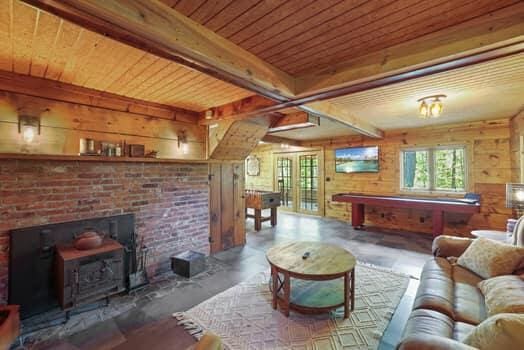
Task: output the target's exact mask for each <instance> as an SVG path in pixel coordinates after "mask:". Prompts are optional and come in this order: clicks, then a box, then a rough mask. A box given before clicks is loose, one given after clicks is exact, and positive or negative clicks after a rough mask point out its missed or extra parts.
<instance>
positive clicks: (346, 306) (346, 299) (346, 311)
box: [344, 272, 351, 318]
mask: <svg viewBox="0 0 524 350" xmlns="http://www.w3.org/2000/svg"><path fill="white" fill-rule="evenodd" d="M349 283H350V281H349V272H346V274H345V275H344V318H348V317H349V293H351V291H350V290H351V289H350V286H349Z"/></svg>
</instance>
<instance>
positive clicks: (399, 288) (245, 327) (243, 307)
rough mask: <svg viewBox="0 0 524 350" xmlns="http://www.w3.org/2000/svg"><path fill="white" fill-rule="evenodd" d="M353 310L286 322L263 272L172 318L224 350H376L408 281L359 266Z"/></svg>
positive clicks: (297, 317)
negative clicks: (214, 336)
mask: <svg viewBox="0 0 524 350" xmlns="http://www.w3.org/2000/svg"><path fill="white" fill-rule="evenodd" d="M355 272H356V284H355V287H356V290H355V310H354V311H352V312H351V316H350V318H349V319H346V320H344V319H343V310H341V309H339V310H336V311H334V312H331V313H326V314H321V315H301V314H298V313H295V312H291V315H290V316H289V318H288V317H285V316H284V315H283V314H282V313H281V312H280V309H279V310H273V308H272V307H271V293H270V291H269V289H268V280H269V272H261V273H259V274H257V275H255V276H254V277H252V278H251V279H249V280H248V281H246V282H242V283H240V284H238V285H236V286H234V287H232V288H230V289H228V290H226V291H224V292H222V293H220V294H218V295H216V296H214V297H212V298H211V299H208V300H206V301H204V302H203V303H201V304H199V305H197V306H195V307H194V308H192V309H190V310H188V311H186V312H184V313H176V314H174V315H173V316H174V317H176V318H177V319H178V320H179V321H180V323H181V324H183V325H185V326H186V328H187V329H188V330H189V331H190V332H191V333H193V334H194V335H195V336H196V337H197V338H198V337H199V336H201V334H203V333H204V332H205V331H211V332H213V333H215V334H217V335H219V336H220V337H221V338H222V341H223V343H224V346H225V348H226V349H230V350H237V349H239V350H240V349H250V350H251V349H322V350H330V349H376V348H377V347H378V345H379V342H380V338H381V337H382V334H383V333H384V330H385V329H386V327H387V325H388V323H389V320H390V319H391V317H392V316H393V312H394V311H395V308H396V307H397V305H398V304H399V302H400V299H401V298H402V295H403V294H404V292H405V291H406V288H407V286H408V283H409V277H408V276H406V275H402V274H398V273H395V272H391V271H387V270H382V269H379V268H375V267H370V266H365V265H362V264H358V265H357V266H356V270H355Z"/></svg>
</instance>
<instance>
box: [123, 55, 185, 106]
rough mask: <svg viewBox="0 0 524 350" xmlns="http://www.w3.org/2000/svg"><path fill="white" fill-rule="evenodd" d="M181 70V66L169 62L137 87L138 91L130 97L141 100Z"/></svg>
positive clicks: (133, 92) (135, 90)
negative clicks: (156, 86)
mask: <svg viewBox="0 0 524 350" xmlns="http://www.w3.org/2000/svg"><path fill="white" fill-rule="evenodd" d="M180 69H181V66H180V65H179V64H176V63H174V62H168V64H167V65H166V66H164V67H163V68H161V69H160V70H158V71H157V72H156V73H154V74H153V75H151V76H150V77H149V78H148V79H147V80H145V81H144V82H143V83H142V84H140V86H137V88H136V89H134V90H133V91H131V92H130V93H129V96H130V97H134V98H141V99H142V96H144V95H145V94H146V93H147V92H148V91H149V90H150V89H151V88H153V87H154V86H155V85H156V84H160V83H162V82H163V81H164V80H165V79H167V78H169V77H170V76H171V75H174V74H176V72H177V71H178V70H180Z"/></svg>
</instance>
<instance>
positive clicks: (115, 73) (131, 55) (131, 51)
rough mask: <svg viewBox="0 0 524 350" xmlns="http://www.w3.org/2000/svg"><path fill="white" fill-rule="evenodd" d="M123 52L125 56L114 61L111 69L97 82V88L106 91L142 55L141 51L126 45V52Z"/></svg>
mask: <svg viewBox="0 0 524 350" xmlns="http://www.w3.org/2000/svg"><path fill="white" fill-rule="evenodd" d="M123 46H125V45H123ZM124 52H125V51H124ZM124 54H125V55H126V56H125V57H122V58H121V59H120V60H119V61H115V63H114V65H113V67H112V69H111V71H110V72H109V73H108V74H107V75H106V76H105V77H103V79H102V80H101V81H99V82H98V85H97V88H98V90H102V91H107V90H108V89H109V87H110V86H111V85H112V84H113V83H115V82H116V81H117V80H118V79H120V78H121V77H122V75H124V74H126V72H129V71H130V69H131V67H133V66H134V65H135V64H137V63H138V62H139V61H140V60H141V59H142V57H143V56H144V52H143V51H140V50H137V49H135V48H134V47H131V46H128V47H127V52H125V53H124Z"/></svg>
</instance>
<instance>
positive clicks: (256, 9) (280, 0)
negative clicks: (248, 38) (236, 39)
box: [217, 0, 286, 39]
mask: <svg viewBox="0 0 524 350" xmlns="http://www.w3.org/2000/svg"><path fill="white" fill-rule="evenodd" d="M285 3H286V0H273V1H260V2H259V3H257V4H256V5H255V6H253V7H252V8H250V9H248V10H247V11H246V12H244V13H242V14H241V15H240V16H238V17H236V18H235V19H234V20H233V21H231V22H229V23H228V24H227V26H225V27H222V28H221V29H219V30H218V31H217V34H219V35H220V36H222V37H224V38H227V39H229V38H230V37H231V36H233V35H235V34H236V33H238V32H240V31H242V30H243V29H244V28H246V27H247V26H249V25H250V24H251V23H253V22H256V21H257V20H259V19H261V18H262V17H264V16H266V15H268V14H269V13H271V12H273V11H279V9H280V7H281V6H282V5H284V4H285Z"/></svg>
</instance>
